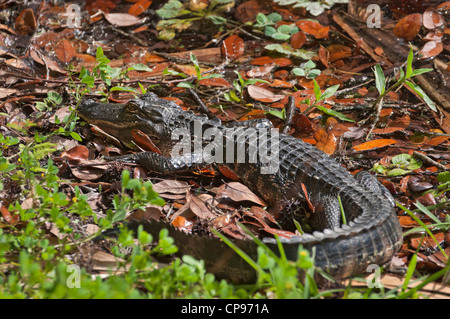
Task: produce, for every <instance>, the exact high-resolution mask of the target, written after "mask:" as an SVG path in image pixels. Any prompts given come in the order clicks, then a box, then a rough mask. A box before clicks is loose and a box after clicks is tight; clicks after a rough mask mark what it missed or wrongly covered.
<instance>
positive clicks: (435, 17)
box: [423, 8, 445, 30]
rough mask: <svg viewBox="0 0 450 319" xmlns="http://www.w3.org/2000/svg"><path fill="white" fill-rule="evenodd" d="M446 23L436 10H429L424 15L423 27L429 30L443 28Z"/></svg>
mask: <svg viewBox="0 0 450 319" xmlns="http://www.w3.org/2000/svg"><path fill="white" fill-rule="evenodd" d="M444 23H445V20H444V17H443V16H442V15H440V14H439V13H438V12H437V11H436V9H434V8H428V9H427V10H425V12H424V13H423V26H424V27H425V28H427V29H430V30H432V29H435V28H439V27H441V26H443V25H444Z"/></svg>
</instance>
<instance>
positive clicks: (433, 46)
mask: <svg viewBox="0 0 450 319" xmlns="http://www.w3.org/2000/svg"><path fill="white" fill-rule="evenodd" d="M443 49H444V47H443V45H442V42H441V41H428V42H427V43H425V45H424V46H423V48H422V50H420V51H419V52H418V54H419V56H420V59H421V60H423V59H428V58H432V57H434V56H436V55H438V54H439V53H441V52H442V50H443Z"/></svg>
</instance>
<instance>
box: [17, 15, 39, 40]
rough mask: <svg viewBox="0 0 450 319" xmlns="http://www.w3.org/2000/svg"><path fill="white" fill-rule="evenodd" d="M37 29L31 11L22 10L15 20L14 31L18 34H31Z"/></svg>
mask: <svg viewBox="0 0 450 319" xmlns="http://www.w3.org/2000/svg"><path fill="white" fill-rule="evenodd" d="M36 29H37V24H36V18H35V17H34V13H33V10H32V9H24V10H22V11H21V12H20V13H19V16H18V17H17V18H16V30H17V32H18V33H19V34H32V33H33V32H34V31H36Z"/></svg>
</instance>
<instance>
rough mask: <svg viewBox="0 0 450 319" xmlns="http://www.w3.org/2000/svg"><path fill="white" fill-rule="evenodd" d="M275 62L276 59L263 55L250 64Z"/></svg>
mask: <svg viewBox="0 0 450 319" xmlns="http://www.w3.org/2000/svg"><path fill="white" fill-rule="evenodd" d="M271 63H274V59H272V58H271V57H268V56H261V57H259V58H256V59H253V60H252V61H251V62H250V64H252V65H265V64H271Z"/></svg>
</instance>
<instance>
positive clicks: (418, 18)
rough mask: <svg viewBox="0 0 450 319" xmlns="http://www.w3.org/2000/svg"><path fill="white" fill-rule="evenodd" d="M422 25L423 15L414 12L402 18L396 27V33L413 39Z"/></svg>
mask: <svg viewBox="0 0 450 319" xmlns="http://www.w3.org/2000/svg"><path fill="white" fill-rule="evenodd" d="M421 26H422V15H421V14H420V13H413V14H410V15H407V16H406V17H404V18H402V19H400V20H399V21H398V22H397V24H396V25H395V27H394V30H393V32H394V34H395V35H396V36H398V37H400V38H403V39H405V40H406V41H411V40H413V39H414V38H415V37H416V36H417V34H418V33H419V30H420V27H421Z"/></svg>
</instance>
